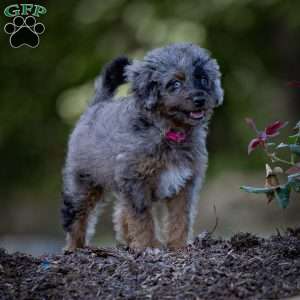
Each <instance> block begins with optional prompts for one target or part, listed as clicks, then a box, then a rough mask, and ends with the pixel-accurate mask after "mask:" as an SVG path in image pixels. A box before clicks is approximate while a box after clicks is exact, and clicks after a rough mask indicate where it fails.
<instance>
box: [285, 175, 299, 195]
mask: <svg viewBox="0 0 300 300" xmlns="http://www.w3.org/2000/svg"><path fill="white" fill-rule="evenodd" d="M288 183H289V184H290V186H291V187H292V188H293V189H294V191H295V192H297V193H299V192H300V173H295V174H292V175H289V176H288Z"/></svg>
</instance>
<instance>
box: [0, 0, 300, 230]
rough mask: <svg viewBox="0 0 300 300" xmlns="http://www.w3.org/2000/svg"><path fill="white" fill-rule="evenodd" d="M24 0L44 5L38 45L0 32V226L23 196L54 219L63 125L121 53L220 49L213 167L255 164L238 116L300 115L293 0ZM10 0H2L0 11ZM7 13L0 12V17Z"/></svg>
mask: <svg viewBox="0 0 300 300" xmlns="http://www.w3.org/2000/svg"><path fill="white" fill-rule="evenodd" d="M26 2H28V3H33V2H36V3H39V4H42V5H44V6H46V7H47V10H48V13H47V15H46V16H43V17H41V18H40V19H39V21H41V22H43V23H44V24H45V26H46V31H45V33H44V34H43V35H42V36H41V42H40V45H39V47H38V48H36V49H31V48H27V47H22V48H19V49H12V48H11V47H10V45H9V42H8V36H7V35H6V34H5V33H4V32H2V33H0V44H1V47H0V53H1V55H0V66H1V75H0V76H1V81H0V85H1V89H0V160H1V166H0V182H1V183H0V198H1V214H2V215H1V218H0V234H1V232H2V233H3V232H5V231H7V230H9V228H10V227H9V226H10V225H11V224H10V223H11V222H10V218H12V216H13V214H14V208H16V207H20V206H22V203H24V201H25V203H26V205H27V204H28V203H35V204H36V205H38V207H39V209H42V207H43V209H42V210H41V211H39V210H37V211H35V212H34V214H35V216H33V217H39V215H43V213H45V212H46V213H48V214H49V215H53V216H54V217H53V218H48V219H47V218H45V219H43V218H42V217H39V218H40V219H39V222H40V224H44V223H47V224H48V225H49V224H50V225H51V226H52V225H53V228H58V226H59V224H58V222H57V217H58V206H59V195H60V177H61V167H62V165H63V160H64V154H65V151H66V146H67V140H68V134H69V132H70V131H71V128H72V126H73V124H74V122H75V120H76V119H77V118H78V116H79V115H80V113H81V112H82V110H83V109H84V107H85V105H86V103H87V101H88V100H89V98H90V97H91V96H92V94H93V80H94V78H95V76H96V75H97V74H98V73H99V71H100V70H101V67H102V66H103V64H104V63H106V62H107V61H109V60H110V59H112V58H113V57H115V56H118V55H120V54H127V55H128V56H130V57H131V58H139V57H142V56H143V54H144V53H145V52H146V51H148V50H149V49H152V48H154V47H158V46H163V45H165V44H167V43H172V42H181V41H191V42H194V43H197V44H199V45H201V46H202V47H205V48H208V49H209V50H210V51H211V52H212V54H213V56H214V57H215V58H217V60H218V62H219V63H220V65H221V70H222V73H223V85H224V90H225V102H224V106H223V107H222V108H220V109H218V111H217V112H216V116H215V118H214V120H213V122H212V126H211V134H210V138H209V149H210V154H211V155H210V166H211V168H210V174H211V176H213V175H214V173H215V172H218V171H219V170H221V169H224V168H237V169H240V170H244V171H245V172H246V171H249V170H255V168H258V167H261V163H262V160H261V159H262V158H261V156H260V155H254V156H253V157H252V159H248V158H247V157H246V155H247V154H246V152H247V144H248V140H249V139H250V138H251V134H252V133H251V131H250V130H248V128H247V127H246V126H245V124H244V117H246V116H252V117H253V118H255V119H256V121H257V123H258V124H259V125H261V126H260V127H262V126H263V125H264V124H265V123H268V122H269V121H273V120H276V119H281V120H286V119H289V120H290V121H291V123H293V120H296V119H298V118H299V108H300V95H299V93H300V89H292V88H290V87H287V82H288V81H290V80H300V72H299V70H300V60H299V53H300V39H299V29H300V18H299V11H300V2H299V1H288V0H287V1H280V0H261V1H246V0H212V1H199V0H187V1H182V0H173V1H171V0H153V1H140V0H127V1H126V0H109V1H97V0H85V1H83V0H81V1H70V0H65V1H60V2H59V3H58V2H57V1H47V2H46V1H44V2H43V1H26ZM11 3H12V1H1V8H2V11H3V10H4V8H5V7H6V6H7V5H8V4H11ZM8 21H9V18H7V17H5V16H4V15H3V14H2V16H1V24H2V25H1V26H2V27H3V26H4V25H5V23H6V22H8ZM232 188H234V187H232ZM236 188H238V186H237V187H236ZM23 205H24V204H23ZM14 218H16V217H15V216H14ZM50 219H51V220H50ZM41 226H42V225H41ZM37 227H38V226H36V227H34V226H32V228H33V229H32V230H33V231H34V230H36V231H38V230H39V228H37ZM18 230H19V231H22V228H19V229H18Z"/></svg>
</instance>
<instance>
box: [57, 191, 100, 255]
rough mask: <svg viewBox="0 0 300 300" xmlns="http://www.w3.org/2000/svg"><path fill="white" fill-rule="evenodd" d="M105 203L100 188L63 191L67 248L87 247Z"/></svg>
mask: <svg viewBox="0 0 300 300" xmlns="http://www.w3.org/2000/svg"><path fill="white" fill-rule="evenodd" d="M103 205H104V201H103V199H102V192H101V190H100V189H99V188H97V189H95V188H89V189H82V187H81V189H80V191H77V192H74V191H73V192H70V191H68V190H66V191H65V192H63V207H62V210H61V211H62V217H63V227H64V230H65V231H66V233H67V245H66V250H75V249H76V248H83V247H85V246H86V245H87V244H88V242H89V239H90V238H91V236H92V234H93V233H94V228H95V225H96V221H97V217H98V214H99V211H100V208H101V206H103Z"/></svg>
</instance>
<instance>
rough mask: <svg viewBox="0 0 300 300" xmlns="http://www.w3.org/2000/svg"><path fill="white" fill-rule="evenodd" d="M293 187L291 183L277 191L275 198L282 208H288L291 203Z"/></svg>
mask: <svg viewBox="0 0 300 300" xmlns="http://www.w3.org/2000/svg"><path fill="white" fill-rule="evenodd" d="M290 192H291V186H290V184H289V183H287V184H286V185H284V186H282V187H279V188H277V189H276V190H275V197H276V200H277V203H278V205H279V207H280V208H287V207H288V205H289V201H290Z"/></svg>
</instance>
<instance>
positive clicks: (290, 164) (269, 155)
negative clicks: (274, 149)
mask: <svg viewBox="0 0 300 300" xmlns="http://www.w3.org/2000/svg"><path fill="white" fill-rule="evenodd" d="M265 152H266V154H267V156H268V157H269V158H270V159H271V160H274V161H277V162H281V163H283V164H287V165H289V166H293V165H294V164H295V163H293V162H292V161H288V160H285V159H282V158H280V157H278V156H277V155H276V154H275V153H270V152H269V151H268V148H267V147H266V148H265Z"/></svg>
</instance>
